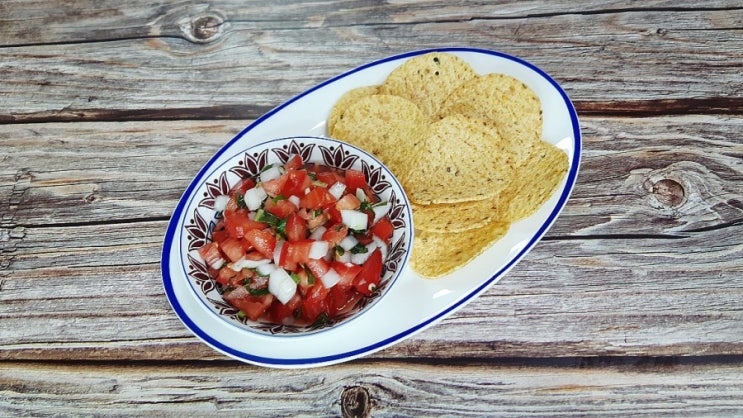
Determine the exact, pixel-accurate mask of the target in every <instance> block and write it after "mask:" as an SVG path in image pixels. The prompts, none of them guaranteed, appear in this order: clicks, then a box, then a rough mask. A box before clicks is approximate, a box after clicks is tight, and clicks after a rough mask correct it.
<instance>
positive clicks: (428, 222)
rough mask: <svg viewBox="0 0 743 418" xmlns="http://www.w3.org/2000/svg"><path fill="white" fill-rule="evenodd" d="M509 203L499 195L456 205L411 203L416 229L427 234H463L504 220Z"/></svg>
mask: <svg viewBox="0 0 743 418" xmlns="http://www.w3.org/2000/svg"><path fill="white" fill-rule="evenodd" d="M508 207H509V202H508V201H507V200H506V199H504V198H502V197H501V195H500V194H499V195H497V196H495V197H493V198H490V199H483V200H474V201H471V202H461V203H454V204H433V205H417V204H415V203H411V208H412V210H413V222H414V223H415V227H416V229H420V230H422V231H427V232H463V231H467V230H470V229H475V228H479V227H482V226H485V225H487V224H489V223H491V222H493V221H495V220H500V219H503V218H504V216H505V213H506V211H507V210H508Z"/></svg>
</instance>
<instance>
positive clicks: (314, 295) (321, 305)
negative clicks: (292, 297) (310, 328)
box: [302, 280, 330, 322]
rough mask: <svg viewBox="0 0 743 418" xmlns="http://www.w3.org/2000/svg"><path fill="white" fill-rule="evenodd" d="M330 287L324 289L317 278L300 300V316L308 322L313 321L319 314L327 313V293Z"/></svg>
mask: <svg viewBox="0 0 743 418" xmlns="http://www.w3.org/2000/svg"><path fill="white" fill-rule="evenodd" d="M329 293H330V289H326V288H325V286H323V284H322V283H320V282H319V280H318V281H317V282H316V283H315V285H314V286H312V287H311V288H310V289H309V291H308V292H307V294H306V295H305V298H304V301H303V302H302V316H303V317H304V319H306V320H307V321H308V322H315V320H317V318H318V317H319V316H320V314H322V313H325V314H328V313H329V312H328V299H327V298H328V294H329Z"/></svg>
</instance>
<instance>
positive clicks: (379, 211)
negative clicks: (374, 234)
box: [372, 202, 392, 225]
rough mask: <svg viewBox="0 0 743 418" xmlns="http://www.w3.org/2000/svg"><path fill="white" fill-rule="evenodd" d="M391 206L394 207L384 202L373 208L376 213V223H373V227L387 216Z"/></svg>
mask: <svg viewBox="0 0 743 418" xmlns="http://www.w3.org/2000/svg"><path fill="white" fill-rule="evenodd" d="M390 206H392V205H390V203H389V202H384V203H380V204H378V205H374V206H373V207H372V210H373V211H374V222H372V225H374V224H375V223H377V221H379V220H380V219H382V218H383V217H384V216H385V215H387V212H389V211H390Z"/></svg>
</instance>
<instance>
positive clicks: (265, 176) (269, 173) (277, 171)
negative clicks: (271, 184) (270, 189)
mask: <svg viewBox="0 0 743 418" xmlns="http://www.w3.org/2000/svg"><path fill="white" fill-rule="evenodd" d="M282 174H284V173H283V172H282V170H281V167H279V166H272V167H270V168H267V169H265V170H263V171H262V172H261V174H260V178H261V181H262V182H267V181H270V180H273V179H276V178H279V177H281V175H282Z"/></svg>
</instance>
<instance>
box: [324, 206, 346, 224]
mask: <svg viewBox="0 0 743 418" xmlns="http://www.w3.org/2000/svg"><path fill="white" fill-rule="evenodd" d="M327 213H328V217H329V218H330V220H331V221H332V222H333V223H334V224H339V223H341V222H343V217H342V216H341V211H339V210H338V209H336V208H335V206H331V207H329V208H328V210H327Z"/></svg>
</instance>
